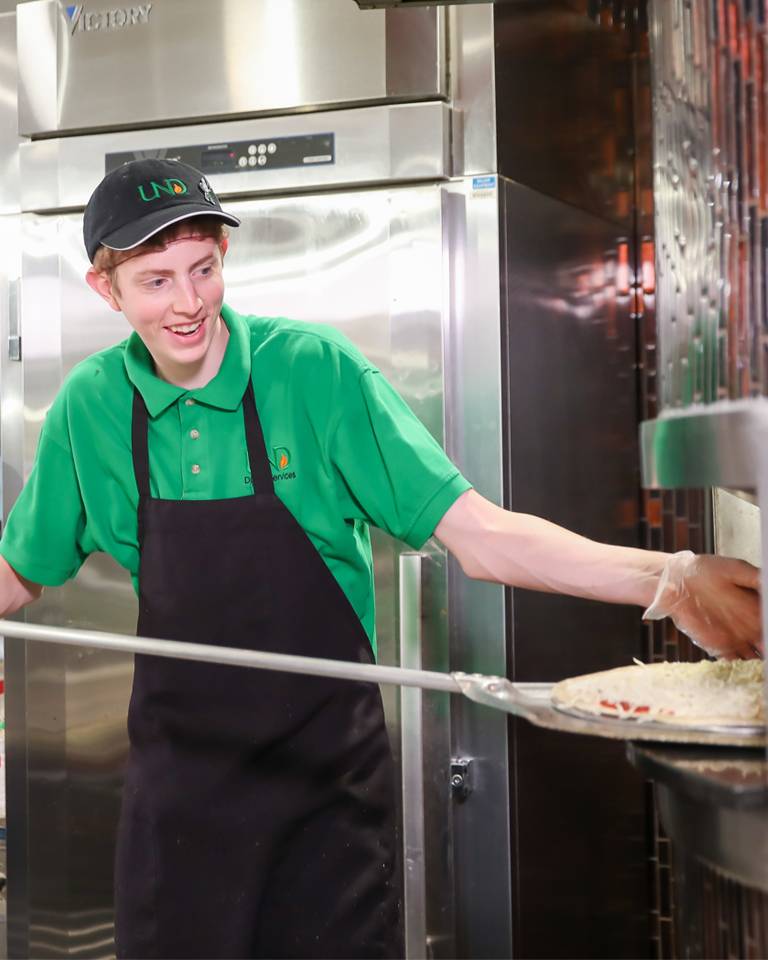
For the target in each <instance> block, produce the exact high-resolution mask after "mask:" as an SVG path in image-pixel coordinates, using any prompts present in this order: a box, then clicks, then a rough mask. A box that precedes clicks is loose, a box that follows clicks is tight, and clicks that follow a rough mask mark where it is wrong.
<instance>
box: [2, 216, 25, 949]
mask: <svg viewBox="0 0 768 960" xmlns="http://www.w3.org/2000/svg"><path fill="white" fill-rule="evenodd" d="M0 251H2V256H0V386H1V387H2V396H1V398H0V454H1V455H2V477H1V483H2V497H3V511H2V519H3V521H4V520H5V516H6V514H7V509H8V505H9V504H10V503H12V502H13V501H14V500H15V499H16V497H17V496H18V493H19V491H20V490H21V486H22V482H23V478H22V473H23V468H22V466H21V464H22V461H23V450H24V428H23V425H24V420H23V415H22V411H23V388H22V366H21V364H20V363H14V362H11V361H10V360H9V358H8V350H7V343H8V334H9V330H10V328H11V326H12V325H15V322H16V320H17V316H18V307H19V285H20V279H19V278H20V276H21V217H19V216H13V215H6V216H0ZM3 649H4V660H5V662H4V672H5V678H6V686H5V698H4V699H5V726H6V735H5V761H6V762H5V769H4V771H3V772H4V775H5V782H6V816H7V820H8V822H10V823H11V824H12V825H13V829H12V830H9V831H8V832H7V841H6V863H8V862H12V863H13V864H14V865H15V868H14V869H13V870H12V871H10V876H9V883H8V887H7V894H6V895H7V900H8V926H7V938H8V943H9V944H10V950H11V952H10V954H9V955H10V956H21V955H26V954H24V952H23V948H24V946H25V944H26V931H27V926H28V914H27V905H28V886H27V884H28V874H27V865H26V864H27V857H26V843H27V824H28V822H29V821H28V810H27V776H26V771H27V754H26V687H25V684H24V676H25V672H26V646H25V644H24V642H17V641H13V640H9V641H4V642H3ZM19 940H20V941H21V947H20V948H19V949H16V947H17V946H18V941H19Z"/></svg>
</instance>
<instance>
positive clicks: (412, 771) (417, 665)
mask: <svg viewBox="0 0 768 960" xmlns="http://www.w3.org/2000/svg"><path fill="white" fill-rule="evenodd" d="M423 561H424V555H423V554H420V553H401V554H400V577H399V584H400V586H399V591H400V666H401V667H410V668H413V669H416V670H420V669H421V666H422V603H421V595H422V566H423ZM400 738H401V743H400V750H401V760H402V777H403V780H402V789H403V882H404V885H405V889H404V891H403V905H404V906H403V910H404V918H405V956H406V958H407V960H419V958H423V957H425V956H427V953H426V949H427V919H426V912H427V911H426V908H427V903H426V876H425V874H426V866H425V856H424V755H423V712H422V691H421V690H420V689H418V688H411V689H406V688H402V689H401V691H400Z"/></svg>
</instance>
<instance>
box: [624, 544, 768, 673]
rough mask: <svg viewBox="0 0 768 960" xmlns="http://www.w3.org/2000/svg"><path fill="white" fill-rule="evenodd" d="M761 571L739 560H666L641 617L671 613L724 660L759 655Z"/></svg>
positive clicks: (677, 556) (685, 556)
mask: <svg viewBox="0 0 768 960" xmlns="http://www.w3.org/2000/svg"><path fill="white" fill-rule="evenodd" d="M759 589H760V570H759V569H758V568H757V567H753V566H752V564H751V563H746V562H745V561H744V560H732V559H730V558H729V557H715V556H705V555H701V556H697V555H696V554H694V553H691V551H690V550H683V551H681V552H680V553H674V554H672V556H671V557H670V558H669V559H668V560H667V562H666V564H665V565H664V570H663V571H662V574H661V578H660V580H659V586H658V589H657V590H656V596H655V597H654V600H653V603H652V604H651V605H650V607H648V609H647V610H646V611H645V613H644V614H643V619H644V620H661V619H663V618H664V617H671V618H672V620H673V622H674V624H675V626H676V627H677V628H678V630H682V632H683V633H685V634H687V635H688V636H689V637H690V638H691V640H693V642H694V643H695V644H697V645H698V646H699V647H701V648H702V650H704V651H706V653H708V654H709V655H710V656H712V657H722V658H723V659H724V660H736V659H738V658H742V659H744V660H747V659H749V658H751V657H760V656H762V655H763V649H764V648H763V641H762V637H761V620H760V594H759V593H758V591H759Z"/></svg>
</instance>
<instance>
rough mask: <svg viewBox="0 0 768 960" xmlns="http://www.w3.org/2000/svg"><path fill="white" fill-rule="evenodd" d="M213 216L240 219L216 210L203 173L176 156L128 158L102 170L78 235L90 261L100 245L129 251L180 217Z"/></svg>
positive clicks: (230, 221)
mask: <svg viewBox="0 0 768 960" xmlns="http://www.w3.org/2000/svg"><path fill="white" fill-rule="evenodd" d="M202 216H208V217H219V219H221V220H223V221H224V222H225V223H228V224H229V225H230V226H232V227H239V226H240V221H239V220H238V218H237V217H235V216H233V215H232V214H231V213H225V212H224V211H223V210H222V209H221V204H220V203H219V198H218V197H217V196H216V194H215V193H214V192H213V189H212V188H211V185H210V183H208V180H207V179H206V177H205V175H204V174H202V173H201V172H200V171H199V170H196V169H195V168H194V167H190V166H189V164H186V163H182V162H181V161H180V160H156V159H149V160H132V161H130V162H129V163H126V164H123V166H122V167H118V168H117V169H116V170H113V171H112V172H111V173H108V174H107V175H106V177H104V179H103V180H102V181H101V183H100V184H99V185H98V187H96V189H95V190H94V191H93V193H92V194H91V199H90V200H89V201H88V205H87V206H86V208H85V216H84V219H83V239H84V240H85V249H86V250H87V251H88V258H89V260H90V261H91V263H93V258H94V257H95V256H96V251H97V250H98V249H99V247H100V246H105V247H110V248H111V249H112V250H132V249H133V248H134V247H138V245H139V244H140V243H144V241H145V240H148V239H149V238H150V237H151V236H154V234H156V233H158V232H159V231H160V230H163V229H164V228H165V227H169V226H170V225H171V224H172V223H178V222H179V221H180V220H188V219H189V218H191V217H202Z"/></svg>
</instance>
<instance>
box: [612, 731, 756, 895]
mask: <svg viewBox="0 0 768 960" xmlns="http://www.w3.org/2000/svg"><path fill="white" fill-rule="evenodd" d="M627 753H628V756H629V760H630V762H631V763H632V764H633V765H634V766H635V767H637V769H638V770H639V771H640V772H641V773H642V774H644V775H645V776H646V777H648V778H649V779H651V780H653V781H655V784H656V792H657V797H658V803H659V813H660V816H661V822H662V825H663V827H664V829H665V830H666V832H667V834H668V835H669V838H670V840H671V841H672V842H673V844H675V846H676V849H679V851H680V852H681V854H683V855H684V856H685V857H690V858H693V859H694V860H697V861H700V862H702V863H704V864H707V865H708V866H710V867H712V868H713V869H714V870H716V871H719V872H720V873H722V874H725V875H727V876H728V877H730V878H732V879H734V880H737V881H738V882H740V883H742V884H746V885H747V886H749V887H752V888H756V889H758V890H762V891H765V892H767V893H768V762H766V759H765V752H764V751H762V750H741V749H734V748H726V747H721V748H713V747H667V746H664V747H640V746H638V745H637V744H634V743H630V744H629V745H628V748H627Z"/></svg>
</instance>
